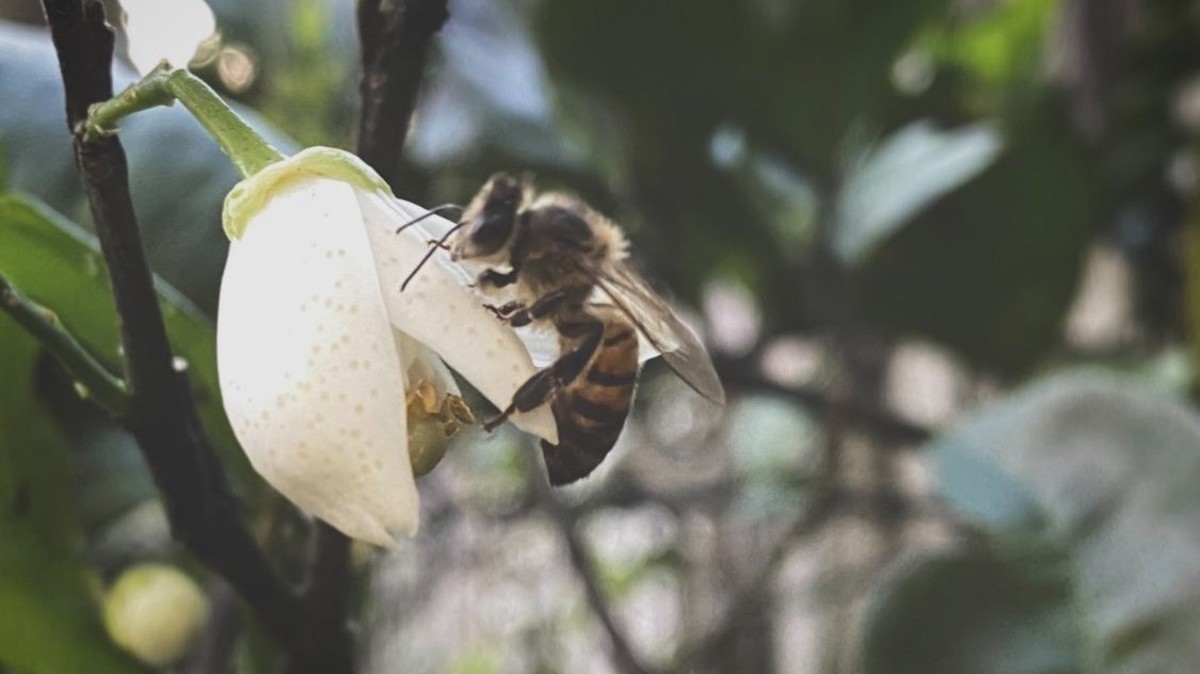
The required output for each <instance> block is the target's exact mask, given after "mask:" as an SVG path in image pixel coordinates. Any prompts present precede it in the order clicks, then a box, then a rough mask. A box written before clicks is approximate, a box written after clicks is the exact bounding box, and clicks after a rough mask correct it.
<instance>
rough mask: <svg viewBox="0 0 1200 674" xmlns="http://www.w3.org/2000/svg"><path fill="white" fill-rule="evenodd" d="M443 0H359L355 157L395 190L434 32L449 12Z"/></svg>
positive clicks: (397, 187) (444, 20)
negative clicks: (359, 81) (360, 70)
mask: <svg viewBox="0 0 1200 674" xmlns="http://www.w3.org/2000/svg"><path fill="white" fill-rule="evenodd" d="M446 4H447V0H390V1H389V0H361V1H360V2H359V3H358V33H359V39H360V41H361V43H362V68H363V75H362V84H361V86H360V92H361V95H362V111H361V113H360V116H359V123H358V156H359V157H361V158H362V159H363V161H365V162H367V163H368V164H370V165H371V167H372V168H374V169H375V170H376V171H377V172H378V173H379V175H381V176H383V179H384V180H386V181H387V182H388V184H389V185H391V186H392V188H393V189H399V187H400V186H399V185H397V184H396V183H397V180H396V178H397V173H398V171H399V167H400V153H401V151H402V150H403V148H404V137H405V135H406V134H407V133H408V125H409V120H410V119H411V118H412V113H413V109H414V108H415V107H416V103H417V92H418V91H419V90H420V86H421V79H422V77H423V76H424V74H425V63H426V61H427V55H428V52H429V45H430V43H431V42H432V40H433V35H434V33H437V32H438V30H440V29H441V27H442V24H444V23H445V22H446V19H447V18H448V17H449V16H450V14H449V12H448V11H447V9H446Z"/></svg>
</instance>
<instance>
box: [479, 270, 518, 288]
mask: <svg viewBox="0 0 1200 674" xmlns="http://www.w3.org/2000/svg"><path fill="white" fill-rule="evenodd" d="M516 281H517V270H516V269H513V270H512V271H509V272H498V271H496V270H495V269H484V270H483V271H482V272H480V273H479V276H478V277H476V279H475V284H476V285H477V286H479V287H480V288H503V287H505V286H510V285H512V284H513V283H516Z"/></svg>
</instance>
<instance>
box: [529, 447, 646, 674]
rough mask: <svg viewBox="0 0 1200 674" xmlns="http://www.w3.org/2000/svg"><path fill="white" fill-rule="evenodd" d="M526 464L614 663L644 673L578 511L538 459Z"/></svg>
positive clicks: (632, 672) (621, 668)
mask: <svg viewBox="0 0 1200 674" xmlns="http://www.w3.org/2000/svg"><path fill="white" fill-rule="evenodd" d="M527 467H528V473H529V478H530V481H532V482H533V484H534V492H535V494H536V497H537V503H538V506H539V507H540V508H541V510H542V511H543V512H545V513H546V514H547V515H549V516H550V518H551V519H552V520H553V521H554V524H555V525H556V526H557V527H558V529H559V533H561V534H562V537H563V540H564V541H565V542H566V544H567V554H568V556H569V557H570V558H571V566H573V567H574V568H575V573H576V575H578V576H579V580H580V582H582V583H583V589H584V594H585V595H586V596H587V602H588V606H589V607H590V608H591V610H592V613H594V614H595V615H596V618H597V619H598V620H599V621H600V625H601V626H602V627H604V631H605V632H607V633H608V639H609V642H610V645H611V646H612V659H613V664H614V665H615V666H616V668H617V669H618V670H619V671H621V672H624V673H625V674H644V673H645V672H647V671H648V670H647V669H646V668H645V667H643V666H642V664H641V663H639V662H638V660H637V658H636V657H635V656H634V654H633V649H631V648H630V647H629V640H628V639H627V638H626V637H625V635H624V634H623V633H622V632H621V630H620V628H619V627H617V623H616V621H615V620H614V619H613V616H612V612H611V611H610V610H609V608H608V602H607V600H606V599H605V598H604V593H603V592H601V590H600V583H599V582H598V581H597V579H596V572H595V569H594V568H593V567H592V561H591V559H590V558H589V557H588V553H587V550H586V549H584V546H583V541H581V540H580V539H579V534H578V532H577V531H576V527H577V525H578V519H577V515H576V513H575V512H574V511H573V510H571V509H569V508H567V507H566V506H565V505H563V504H562V502H561V501H559V500H558V497H557V496H555V495H554V492H553V491H552V490H551V489H550V485H549V483H547V482H546V478H545V477H544V476H543V475H542V474H541V471H540V470H538V467H537V462H536V461H534V460H530V461H528V462H527Z"/></svg>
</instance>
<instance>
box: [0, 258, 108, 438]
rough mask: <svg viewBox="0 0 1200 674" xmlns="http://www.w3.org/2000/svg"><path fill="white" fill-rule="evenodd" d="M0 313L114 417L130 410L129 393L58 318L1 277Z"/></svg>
mask: <svg viewBox="0 0 1200 674" xmlns="http://www.w3.org/2000/svg"><path fill="white" fill-rule="evenodd" d="M0 309H3V310H4V311H5V312H6V313H8V315H9V316H12V317H13V319H14V320H15V321H16V322H17V323H18V324H19V325H20V326H21V327H22V328H24V329H25V331H26V332H28V333H29V334H30V335H32V336H33V337H34V338H35V339H37V340H38V343H40V344H41V345H42V346H43V347H44V348H45V349H46V350H47V351H49V352H50V354H51V355H53V356H54V357H55V358H56V359H57V360H58V362H59V363H61V364H62V366H63V367H64V368H66V370H67V373H68V374H70V375H71V378H72V379H74V381H75V382H76V384H77V385H78V386H81V387H83V390H84V391H85V392H86V395H87V396H88V397H89V398H91V399H92V400H95V401H96V402H97V403H99V405H100V406H101V407H103V408H104V409H105V410H107V411H108V412H109V413H110V414H112V415H113V416H120V415H122V414H124V413H125V411H126V410H127V409H128V407H129V389H128V388H127V387H126V386H125V382H124V381H122V380H121V378H120V377H117V376H115V375H113V374H112V373H111V372H109V371H108V369H107V368H105V367H104V365H102V364H101V363H100V361H98V360H96V358H95V357H94V356H92V354H90V353H88V351H87V349H85V348H84V347H83V345H82V344H80V343H79V342H78V341H77V340H76V339H75V337H74V336H73V335H72V334H71V333H70V332H68V331H67V329H66V328H65V327H64V326H63V324H62V321H60V320H58V315H56V314H55V313H54V312H53V311H50V310H49V309H47V308H46V307H43V306H42V305H40V304H38V303H37V302H34V301H33V300H31V299H29V298H28V297H26V296H25V295H23V294H22V293H21V291H20V290H18V289H17V288H16V287H14V286H13V285H12V284H11V283H10V282H9V280H8V279H7V278H5V277H4V276H3V275H0Z"/></svg>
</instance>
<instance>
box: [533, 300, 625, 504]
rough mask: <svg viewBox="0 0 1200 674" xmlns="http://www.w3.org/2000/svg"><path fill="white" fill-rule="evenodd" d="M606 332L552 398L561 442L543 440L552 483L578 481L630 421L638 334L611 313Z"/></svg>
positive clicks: (590, 470)
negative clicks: (583, 362)
mask: <svg viewBox="0 0 1200 674" xmlns="http://www.w3.org/2000/svg"><path fill="white" fill-rule="evenodd" d="M606 318H607V323H605V325H604V335H603V337H602V338H601V341H600V345H599V346H598V347H597V348H596V352H595V353H594V354H592V357H591V359H590V360H589V361H588V363H587V365H586V366H584V368H583V371H582V372H580V374H579V376H578V377H576V378H575V379H574V380H573V381H571V382H570V383H568V384H567V386H566V387H565V388H564V389H563V390H562V391H560V392H559V393H558V395H556V396H555V397H554V400H553V401H552V402H551V403H550V405H551V410H553V412H554V419H555V420H556V421H557V422H558V445H552V444H550V443H548V442H546V441H542V456H543V457H545V459H546V468H547V470H548V472H549V474H550V484H553V485H556V486H557V485H562V484H567V483H569V482H574V481H575V480H578V479H580V478H582V477H584V476H586V475H587V474H588V473H591V472H592V470H593V469H594V468H595V467H596V466H598V465H600V462H601V461H603V460H604V457H605V455H607V454H608V452H609V450H611V449H612V447H613V445H614V444H616V442H617V436H619V435H620V434H621V429H622V428H623V427H624V426H625V417H627V416H628V415H629V406H630V404H631V403H632V402H633V387H634V383H635V382H636V381H637V374H638V339H637V333H636V332H634V329H633V326H632V325H630V323H629V322H628V321H627V320H626V319H625V318H624V317H623V316H622V315H620V314H619V313H617V312H612V313H610V314H608V316H606Z"/></svg>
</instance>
